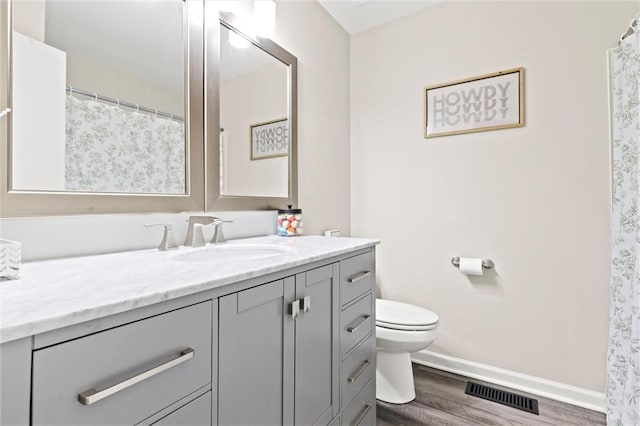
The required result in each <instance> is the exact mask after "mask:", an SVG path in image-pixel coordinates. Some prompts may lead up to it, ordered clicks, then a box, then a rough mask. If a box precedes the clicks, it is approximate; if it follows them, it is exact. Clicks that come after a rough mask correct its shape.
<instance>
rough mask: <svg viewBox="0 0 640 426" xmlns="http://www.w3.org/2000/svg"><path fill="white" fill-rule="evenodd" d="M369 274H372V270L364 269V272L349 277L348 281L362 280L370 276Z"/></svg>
mask: <svg viewBox="0 0 640 426" xmlns="http://www.w3.org/2000/svg"><path fill="white" fill-rule="evenodd" d="M369 275H371V271H362V272H359V273H357V274H355V275H354V276H352V277H349V278H347V282H350V283H355V282H358V281H360V280H361V279H363V278H366V277H368V276H369Z"/></svg>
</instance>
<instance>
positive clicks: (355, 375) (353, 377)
mask: <svg viewBox="0 0 640 426" xmlns="http://www.w3.org/2000/svg"><path fill="white" fill-rule="evenodd" d="M369 364H371V361H369V360H368V359H365V360H364V362H363V363H362V365H361V366H360V368H358V369H357V370H356V371H355V372H354V373H353V374H352V375H351V376H349V378H348V379H347V381H348V382H349V383H353V382H355V381H356V380H358V377H360V375H361V374H362V373H363V372H364V370H366V369H367V367H368V366H369Z"/></svg>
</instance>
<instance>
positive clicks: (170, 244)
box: [144, 223, 178, 251]
mask: <svg viewBox="0 0 640 426" xmlns="http://www.w3.org/2000/svg"><path fill="white" fill-rule="evenodd" d="M155 226H164V232H163V234H162V241H161V242H160V245H159V246H158V250H160V251H166V250H176V249H177V248H178V243H176V239H175V238H174V236H173V225H172V224H170V223H145V224H144V227H145V228H151V227H155Z"/></svg>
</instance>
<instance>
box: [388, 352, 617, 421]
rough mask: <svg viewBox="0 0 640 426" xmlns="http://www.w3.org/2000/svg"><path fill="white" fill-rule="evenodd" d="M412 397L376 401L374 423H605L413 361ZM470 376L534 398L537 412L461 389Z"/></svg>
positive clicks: (601, 418)
mask: <svg viewBox="0 0 640 426" xmlns="http://www.w3.org/2000/svg"><path fill="white" fill-rule="evenodd" d="M413 374H414V377H415V384H416V399H415V400H414V401H412V402H410V403H409V404H402V405H396V404H388V403H386V402H382V401H378V403H377V411H378V418H377V420H378V426H389V425H403V426H410V425H437V426H441V425H455V426H458V425H474V426H478V425H482V426H484V425H527V426H536V425H553V426H560V425H561V426H569V425H606V421H605V416H604V414H602V413H597V412H594V411H590V410H587V409H584V408H580V407H576V406H573V405H569V404H565V403H562V402H558V401H554V400H552V399H547V398H543V397H540V396H536V395H531V394H528V393H525V392H520V391H514V390H512V389H509V388H505V387H502V386H497V385H493V384H491V383H486V382H482V381H479V380H472V379H468V378H466V377H462V376H458V375H456V374H451V373H447V372H444V371H440V370H436V369H433V368H429V367H424V366H421V365H417V364H413ZM469 380H472V381H474V382H476V383H482V384H486V385H489V386H493V387H495V388H498V389H502V390H505V391H509V392H515V393H518V394H521V395H524V396H529V397H532V398H535V399H537V400H538V409H539V411H540V415H535V414H531V413H527V412H525V411H521V410H518V409H515V408H511V407H507V406H505V405H501V404H497V403H495V402H491V401H486V400H484V399H481V398H477V397H474V396H469V395H466V394H465V393H464V390H465V387H466V385H467V381H469Z"/></svg>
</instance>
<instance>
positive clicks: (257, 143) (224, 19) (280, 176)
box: [206, 12, 297, 210]
mask: <svg viewBox="0 0 640 426" xmlns="http://www.w3.org/2000/svg"><path fill="white" fill-rule="evenodd" d="M242 25H243V23H242V22H241V21H240V20H239V19H238V18H237V17H235V16H234V15H231V14H227V13H224V12H220V15H219V25H216V26H213V25H210V26H208V28H207V31H208V34H207V40H208V41H209V43H208V44H207V58H208V60H207V63H208V64H219V66H210V67H209V68H208V69H207V71H206V72H207V82H208V87H207V96H208V99H207V108H208V110H207V123H208V126H207V209H208V210H246V209H275V208H282V207H284V206H286V205H287V204H296V201H297V59H296V57H295V56H293V55H292V54H291V53H289V52H287V51H286V50H285V49H283V48H282V47H280V46H278V45H277V44H276V43H274V42H273V41H272V40H269V39H265V38H260V37H254V36H251V35H248V33H247V32H246V31H243V30H242Z"/></svg>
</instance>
